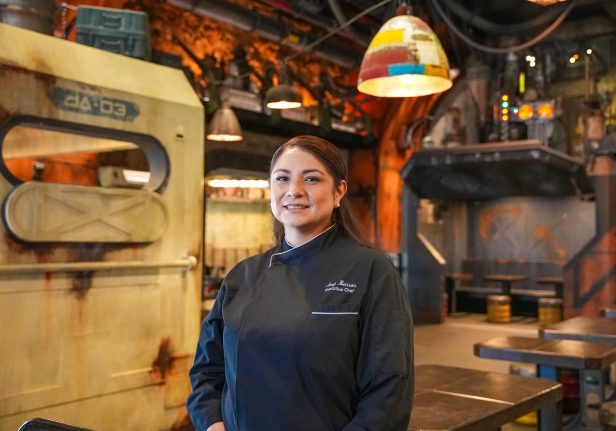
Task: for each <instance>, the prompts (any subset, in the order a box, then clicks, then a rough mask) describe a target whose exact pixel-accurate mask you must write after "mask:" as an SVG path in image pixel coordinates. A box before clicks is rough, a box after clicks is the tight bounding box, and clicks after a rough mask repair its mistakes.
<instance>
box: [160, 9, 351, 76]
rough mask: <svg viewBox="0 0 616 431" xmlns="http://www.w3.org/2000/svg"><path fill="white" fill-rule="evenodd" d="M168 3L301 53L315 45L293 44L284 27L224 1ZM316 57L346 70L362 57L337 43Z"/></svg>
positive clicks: (318, 50) (305, 40) (320, 49)
mask: <svg viewBox="0 0 616 431" xmlns="http://www.w3.org/2000/svg"><path fill="white" fill-rule="evenodd" d="M168 3H169V4H171V5H173V6H176V7H179V8H181V9H185V10H188V11H191V12H193V13H195V14H197V15H200V16H204V17H208V18H212V19H214V20H216V21H221V22H225V23H227V24H231V25H233V26H235V27H238V28H240V29H243V30H246V31H250V32H254V33H255V34H258V35H259V36H262V37H264V38H266V39H269V40H271V41H274V42H278V43H281V44H284V45H286V46H289V47H292V48H295V49H297V50H299V51H303V52H307V51H310V47H311V46H312V45H313V44H314V41H311V40H309V38H308V37H304V38H303V40H302V41H301V42H300V43H293V42H291V40H292V38H290V37H289V36H290V34H291V32H290V31H289V30H288V29H287V28H286V27H285V26H284V25H282V24H281V23H280V21H277V20H273V19H270V18H267V17H264V16H262V15H260V14H259V13H258V12H256V11H252V10H249V9H246V8H243V7H241V6H238V5H235V4H233V3H229V2H227V1H224V0H198V1H197V0H168ZM313 52H314V54H315V55H316V56H318V57H320V58H322V59H324V60H327V61H331V62H332V63H335V64H338V65H340V66H343V67H346V68H354V67H356V66H357V65H358V64H359V62H360V61H361V55H359V54H356V53H353V52H352V51H350V50H349V46H348V45H343V44H340V43H335V42H332V41H330V42H328V43H322V44H320V45H319V46H318V47H315V48H314V51H313Z"/></svg>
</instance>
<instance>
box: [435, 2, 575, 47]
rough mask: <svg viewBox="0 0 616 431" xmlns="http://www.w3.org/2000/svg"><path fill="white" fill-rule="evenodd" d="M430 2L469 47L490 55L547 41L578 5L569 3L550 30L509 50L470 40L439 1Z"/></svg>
mask: <svg viewBox="0 0 616 431" xmlns="http://www.w3.org/2000/svg"><path fill="white" fill-rule="evenodd" d="M430 1H431V3H432V5H433V6H434V8H435V9H436V11H437V12H438V14H439V15H440V16H441V18H442V19H443V21H445V22H446V23H447V25H448V26H449V28H451V30H452V31H453V32H454V33H455V34H456V35H457V36H458V37H459V38H460V39H462V40H463V41H464V42H466V43H467V44H468V45H470V46H472V47H473V48H476V49H478V50H480V51H484V52H488V53H491V54H506V53H509V52H515V51H520V50H522V49H526V48H528V47H531V46H533V45H536V44H537V43H539V42H541V41H542V40H543V39H545V38H546V37H547V36H549V35H550V33H552V32H553V31H554V30H555V29H556V27H558V26H559V25H560V24H561V23H562V22H563V20H564V19H565V18H566V17H567V15H568V14H569V12H571V10H572V9H573V7H574V6H575V3H576V0H573V1H572V2H571V3H569V5H568V6H567V8H566V9H565V10H563V12H562V13H561V14H560V15H559V16H558V18H556V19H555V20H554V22H553V23H552V24H550V25H549V26H548V28H546V29H545V30H543V31H542V32H541V33H539V34H538V35H537V36H535V37H533V38H532V39H530V40H529V41H526V42H524V43H521V44H520V45H515V46H510V47H507V48H494V47H491V46H486V45H482V44H480V43H478V42H475V41H474V40H472V39H471V38H469V37H468V36H467V35H465V34H464V33H462V31H460V30H459V29H458V28H457V27H456V26H455V24H454V23H453V21H452V20H451V18H449V16H447V14H446V13H445V11H444V10H443V8H442V7H441V5H440V4H439V2H438V0H430Z"/></svg>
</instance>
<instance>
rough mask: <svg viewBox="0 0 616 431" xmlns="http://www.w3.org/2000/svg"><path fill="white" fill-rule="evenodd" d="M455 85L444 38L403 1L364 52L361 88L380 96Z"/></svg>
mask: <svg viewBox="0 0 616 431" xmlns="http://www.w3.org/2000/svg"><path fill="white" fill-rule="evenodd" d="M452 85H453V83H452V81H451V79H450V75H449V61H448V60H447V55H446V54H445V50H444V49H443V46H442V45H441V42H440V41H439V39H438V38H437V37H436V35H435V34H434V32H433V31H432V29H430V27H429V26H428V24H426V23H425V22H424V21H422V20H421V19H419V18H417V17H416V16H413V15H411V8H410V6H408V5H403V6H401V7H399V8H398V10H397V11H396V16H394V17H393V18H391V19H390V20H388V21H387V22H386V23H385V24H384V25H383V26H382V27H381V29H380V30H379V31H378V33H377V34H376V35H375V36H374V38H373V39H372V42H371V43H370V45H369V46H368V49H367V50H366V53H365V54H364V58H363V61H362V63H361V68H360V71H359V78H358V81H357V89H358V90H359V91H361V92H362V93H366V94H370V95H372V96H380V97H417V96H425V95H428V94H434V93H440V92H443V91H445V90H448V89H449V88H451V86H452Z"/></svg>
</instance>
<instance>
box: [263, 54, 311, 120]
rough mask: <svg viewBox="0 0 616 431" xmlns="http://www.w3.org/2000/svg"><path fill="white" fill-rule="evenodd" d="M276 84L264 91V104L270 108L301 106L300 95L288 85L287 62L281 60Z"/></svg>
mask: <svg viewBox="0 0 616 431" xmlns="http://www.w3.org/2000/svg"><path fill="white" fill-rule="evenodd" d="M278 81H279V82H278V85H276V86H274V87H270V88H269V89H268V90H267V92H266V93H265V106H267V107H268V108H270V109H293V108H299V107H301V106H302V97H301V96H300V95H299V93H298V92H297V91H295V89H294V88H293V87H291V86H290V85H289V83H288V82H289V78H288V75H287V64H286V62H284V61H283V63H282V68H281V69H280V77H279V79H278Z"/></svg>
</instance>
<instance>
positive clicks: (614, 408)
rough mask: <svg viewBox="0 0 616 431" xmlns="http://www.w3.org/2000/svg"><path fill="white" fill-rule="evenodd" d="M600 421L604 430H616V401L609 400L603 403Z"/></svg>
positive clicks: (600, 410)
mask: <svg viewBox="0 0 616 431" xmlns="http://www.w3.org/2000/svg"><path fill="white" fill-rule="evenodd" d="M599 422H600V423H601V429H602V430H603V431H616V401H608V402H607V403H603V404H602V405H601V408H600V409H599Z"/></svg>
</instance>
